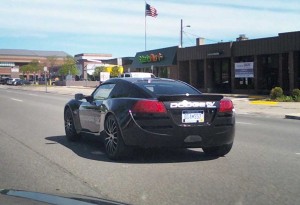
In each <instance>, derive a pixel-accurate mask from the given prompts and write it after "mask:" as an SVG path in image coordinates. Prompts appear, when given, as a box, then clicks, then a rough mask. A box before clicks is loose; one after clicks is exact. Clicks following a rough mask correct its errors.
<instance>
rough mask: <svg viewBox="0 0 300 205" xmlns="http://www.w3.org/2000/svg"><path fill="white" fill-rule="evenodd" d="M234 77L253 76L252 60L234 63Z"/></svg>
mask: <svg viewBox="0 0 300 205" xmlns="http://www.w3.org/2000/svg"><path fill="white" fill-rule="evenodd" d="M234 68H235V78H254V72H253V62H243V63H235V64H234Z"/></svg>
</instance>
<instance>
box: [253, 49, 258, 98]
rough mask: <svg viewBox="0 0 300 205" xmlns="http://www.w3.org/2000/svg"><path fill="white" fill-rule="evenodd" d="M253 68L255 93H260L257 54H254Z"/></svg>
mask: <svg viewBox="0 0 300 205" xmlns="http://www.w3.org/2000/svg"><path fill="white" fill-rule="evenodd" d="M253 70H254V90H255V93H258V79H259V77H258V75H259V71H258V60H257V55H255V56H254V62H253Z"/></svg>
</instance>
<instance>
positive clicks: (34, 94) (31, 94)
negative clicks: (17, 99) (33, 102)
mask: <svg viewBox="0 0 300 205" xmlns="http://www.w3.org/2000/svg"><path fill="white" fill-rule="evenodd" d="M29 95H31V96H38V95H37V94H29Z"/></svg>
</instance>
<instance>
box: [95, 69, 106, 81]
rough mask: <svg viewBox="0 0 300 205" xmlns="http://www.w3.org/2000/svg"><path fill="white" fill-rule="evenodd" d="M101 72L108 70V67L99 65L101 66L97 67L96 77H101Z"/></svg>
mask: <svg viewBox="0 0 300 205" xmlns="http://www.w3.org/2000/svg"><path fill="white" fill-rule="evenodd" d="M101 72H106V67H105V66H99V67H96V68H95V71H94V73H93V76H94V78H95V79H99V78H100V73H101Z"/></svg>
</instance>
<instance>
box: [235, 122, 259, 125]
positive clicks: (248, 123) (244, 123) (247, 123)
mask: <svg viewBox="0 0 300 205" xmlns="http://www.w3.org/2000/svg"><path fill="white" fill-rule="evenodd" d="M236 124H242V125H255V124H254V123H250V122H236Z"/></svg>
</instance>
